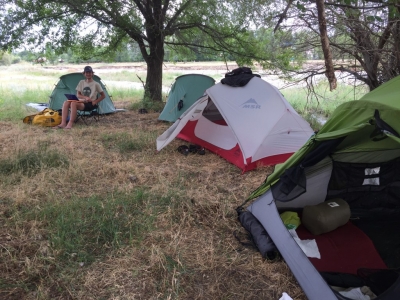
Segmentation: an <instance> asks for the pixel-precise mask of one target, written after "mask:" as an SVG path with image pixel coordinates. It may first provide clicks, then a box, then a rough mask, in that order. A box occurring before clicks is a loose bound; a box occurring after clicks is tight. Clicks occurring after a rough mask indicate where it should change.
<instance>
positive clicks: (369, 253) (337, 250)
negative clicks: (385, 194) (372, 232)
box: [296, 222, 387, 274]
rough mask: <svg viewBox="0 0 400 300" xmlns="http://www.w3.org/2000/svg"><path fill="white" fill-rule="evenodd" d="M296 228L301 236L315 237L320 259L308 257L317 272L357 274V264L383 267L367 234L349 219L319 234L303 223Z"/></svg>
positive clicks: (384, 267) (307, 238)
mask: <svg viewBox="0 0 400 300" xmlns="http://www.w3.org/2000/svg"><path fill="white" fill-rule="evenodd" d="M296 232H297V234H298V236H299V238H300V239H302V240H311V239H315V240H316V242H317V245H318V249H319V252H320V254H321V259H318V258H309V259H310V261H311V262H312V264H313V265H314V267H315V268H316V269H317V270H318V271H320V272H340V273H351V274H357V270H358V269H359V268H369V269H387V267H386V265H385V263H384V262H383V260H382V259H381V257H380V256H379V254H378V252H377V251H376V249H375V246H374V244H373V243H372V241H371V240H370V239H369V237H368V236H367V235H366V234H365V233H364V232H362V231H361V230H360V229H359V228H358V227H356V226H355V225H353V224H352V223H351V222H347V223H346V224H345V225H343V226H341V227H339V228H337V229H335V230H333V231H331V232H328V233H324V234H321V235H312V234H311V233H310V232H309V231H308V230H307V229H306V228H305V227H304V226H303V225H300V226H299V227H298V228H297V230H296Z"/></svg>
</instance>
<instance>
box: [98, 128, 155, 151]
mask: <svg viewBox="0 0 400 300" xmlns="http://www.w3.org/2000/svg"><path fill="white" fill-rule="evenodd" d="M157 136H158V133H157V132H153V131H145V132H140V133H137V134H136V136H134V135H132V134H130V133H127V132H123V133H119V134H113V135H109V134H105V135H103V136H102V137H101V142H102V143H103V145H104V147H105V148H107V149H110V150H116V151H118V152H120V153H121V154H131V153H132V152H134V151H143V150H145V149H148V150H151V149H153V147H154V141H155V140H156V138H157Z"/></svg>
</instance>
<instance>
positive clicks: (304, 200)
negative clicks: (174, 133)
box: [238, 76, 400, 299]
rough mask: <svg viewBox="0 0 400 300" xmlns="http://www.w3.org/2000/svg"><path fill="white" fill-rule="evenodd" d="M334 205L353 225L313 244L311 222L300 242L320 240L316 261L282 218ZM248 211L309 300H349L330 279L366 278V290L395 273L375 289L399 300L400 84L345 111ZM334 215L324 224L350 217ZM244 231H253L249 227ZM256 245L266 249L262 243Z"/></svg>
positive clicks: (275, 176) (270, 181) (259, 192)
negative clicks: (378, 278) (377, 278)
mask: <svg viewBox="0 0 400 300" xmlns="http://www.w3.org/2000/svg"><path fill="white" fill-rule="evenodd" d="M254 199H255V200H254ZM335 199H340V201H342V200H344V201H345V203H347V204H348V208H349V210H350V212H349V215H350V219H348V220H349V221H348V222H347V223H345V224H344V225H343V224H341V225H340V226H338V227H337V228H334V229H332V230H331V231H329V232H326V233H324V234H322V235H320V236H313V235H312V234H311V233H310V231H309V230H307V229H309V228H307V226H306V222H304V224H302V225H301V226H300V227H299V228H298V229H297V230H296V232H298V235H299V238H300V239H301V238H304V239H311V238H314V239H315V240H316V244H317V245H318V247H319V249H320V251H321V257H320V259H316V258H309V257H307V256H306V255H305V252H303V251H302V250H301V249H300V247H299V246H298V243H296V242H295V239H293V237H292V236H293V235H291V233H290V232H289V231H288V230H287V228H286V227H285V225H284V224H283V222H282V219H281V218H280V214H281V213H283V212H285V211H291V212H298V213H299V216H302V217H303V216H304V215H303V209H304V208H305V207H312V208H313V209H314V208H316V207H321V204H322V205H326V204H330V203H332V201H333V202H334V201H335ZM250 200H254V201H252V202H250ZM247 203H251V204H247V206H246V205H243V206H241V209H239V210H238V211H240V212H244V211H245V212H246V213H250V214H251V216H252V217H254V218H255V219H256V220H257V221H258V222H259V224H260V226H262V228H263V229H265V231H266V232H267V236H269V238H271V239H272V240H273V243H274V244H275V246H276V248H277V250H279V252H280V253H281V255H282V257H283V258H284V259H285V261H286V263H287V264H288V266H289V267H290V269H291V271H292V272H293V274H294V275H295V277H296V279H297V280H298V282H299V284H300V286H301V287H302V289H303V290H304V292H305V293H306V295H307V297H308V298H309V299H338V298H339V299H342V298H340V297H338V295H337V292H336V291H333V290H332V289H330V287H329V286H330V285H332V286H333V285H335V284H333V283H332V282H331V280H332V277H327V276H326V272H330V274H331V273H332V272H334V273H335V274H339V273H346V274H347V273H351V275H352V276H353V275H354V276H357V277H360V276H363V278H362V279H363V280H364V282H366V281H368V280H369V279H370V280H372V279H371V278H372V276H373V275H372V273H373V274H375V275H374V276H381V277H382V278H385V276H386V275H387V274H388V272H390V270H393V269H397V271H396V272H397V273H396V272H394V273H393V274H392V275H393V276H390V279H389V277H386V279H385V280H384V281H385V284H383V281H382V284H383V285H384V286H383V285H382V284H381V285H380V286H379V288H378V287H377V286H374V288H375V292H376V294H378V296H379V295H382V296H383V294H384V295H385V296H388V297H387V298H385V297H383V298H379V299H397V298H396V297H398V295H399V294H400V275H399V273H400V272H398V270H400V239H399V238H398V237H399V234H398V228H399V227H400V76H398V77H396V78H394V79H392V80H391V81H389V82H387V83H385V84H383V85H381V86H380V87H378V88H377V89H375V90H373V91H372V92H370V93H368V94H366V95H365V96H363V97H362V98H361V99H359V100H356V101H350V102H347V103H344V104H342V105H340V106H339V107H338V108H337V109H336V110H335V111H334V113H333V114H332V116H331V117H330V118H329V120H328V121H327V122H326V123H325V124H324V126H323V127H322V128H321V130H320V131H319V132H318V133H316V134H315V135H313V136H312V137H311V138H310V139H309V140H308V141H307V142H306V144H305V145H304V146H303V147H302V148H300V149H299V150H298V151H297V152H296V153H295V154H293V155H292V156H291V157H290V158H289V159H288V160H287V161H286V162H285V163H283V164H281V165H277V166H276V168H275V170H274V172H273V173H272V174H271V175H269V176H268V177H267V179H266V180H265V182H264V183H263V184H262V185H261V186H260V187H259V188H257V189H256V190H255V191H254V192H253V193H252V194H251V195H250V196H249V198H248V199H247ZM336 204H337V203H336ZM245 206H246V207H245ZM337 206H338V205H337ZM345 206H347V205H345ZM332 207H333V206H332ZM342 208H343V206H342ZM335 209H336V208H335ZM329 213H330V215H329V216H328V217H327V218H320V219H318V222H321V224H322V223H323V222H325V221H326V220H327V219H328V218H331V219H332V220H335V219H337V218H338V217H339V216H343V214H342V213H341V212H339V210H331V211H329ZM302 221H303V219H302ZM306 221H307V222H308V221H309V220H306ZM302 223H303V222H302ZM317 224H318V223H317ZM242 225H243V226H244V227H245V228H247V227H246V226H248V225H246V224H245V223H244V222H242ZM323 225H324V224H323ZM323 225H318V226H321V228H322V226H323ZM339 232H340V234H339ZM301 234H303V236H301ZM253 238H254V239H255V240H256V241H257V240H258V239H260V240H261V241H262V238H263V237H261V235H259V236H254V237H253ZM324 238H325V242H326V241H328V240H329V245H328V246H327V247H325V248H324V245H325V244H324V240H323V239H324ZM259 243H261V242H260V241H259ZM346 247H347V248H346ZM338 253H342V254H343V255H342V256H340V255H339V254H338ZM368 255H370V256H368ZM363 270H364V271H363ZM365 270H375V271H374V272H372V271H368V272H366V271H365ZM376 272H379V273H376ZM396 295H397V296H396Z"/></svg>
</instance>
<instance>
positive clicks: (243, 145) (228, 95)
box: [157, 73, 314, 172]
mask: <svg viewBox="0 0 400 300" xmlns="http://www.w3.org/2000/svg"><path fill="white" fill-rule="evenodd" d="M242 75H244V76H246V78H245V80H241V79H238V80H232V77H233V76H234V75H232V74H229V75H227V76H228V77H229V78H230V80H229V81H227V82H234V83H238V82H239V83H240V85H241V86H237V87H236V86H235V87H233V86H230V85H228V84H223V83H222V82H221V83H218V84H216V85H213V86H212V87H210V88H208V89H207V90H206V91H205V92H204V96H202V97H201V98H200V99H198V100H197V101H196V102H194V103H193V105H192V106H191V107H189V108H188V109H187V110H186V111H185V112H183V114H182V115H181V116H180V117H179V119H178V120H176V121H175V123H174V124H172V126H171V127H170V128H169V129H167V130H166V131H165V132H164V133H163V134H162V135H160V136H159V137H158V138H157V150H158V151H160V150H161V149H162V148H164V147H165V146H167V145H168V144H169V143H170V142H171V141H172V140H173V139H174V138H175V137H178V138H180V139H183V140H185V141H187V142H190V143H193V144H196V145H199V146H201V147H204V148H205V149H207V150H209V151H212V152H214V153H216V154H218V155H219V156H221V157H223V158H225V159H226V160H227V161H229V162H231V163H233V164H234V165H236V166H238V167H239V168H240V169H242V171H243V172H246V171H249V170H252V169H254V168H256V167H258V166H262V165H273V164H277V163H282V162H284V161H285V160H286V159H287V158H289V157H290V156H291V155H292V154H293V153H294V152H295V151H297V150H298V149H299V148H300V147H301V146H302V145H303V144H304V143H305V142H306V141H307V140H308V139H309V138H310V137H311V136H312V135H313V133H314V132H313V130H312V129H311V127H310V125H309V124H308V123H307V122H306V121H305V120H304V119H303V118H302V117H301V116H300V115H299V114H298V113H297V112H296V111H295V110H294V109H293V107H292V106H291V105H290V104H289V103H288V102H287V101H286V99H285V98H284V97H283V95H282V94H281V93H280V92H279V90H278V89H277V88H276V87H274V86H273V85H271V84H269V83H268V82H266V81H264V80H262V79H261V78H259V77H258V76H253V75H251V74H248V73H245V74H242V73H239V74H238V76H242ZM249 77H250V78H249ZM244 81H246V84H245V85H244V86H242V84H243V82H244Z"/></svg>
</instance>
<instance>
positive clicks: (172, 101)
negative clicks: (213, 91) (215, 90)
mask: <svg viewBox="0 0 400 300" xmlns="http://www.w3.org/2000/svg"><path fill="white" fill-rule="evenodd" d="M214 84H215V80H214V78H212V77H210V76H207V75H202V74H186V75H182V76H179V77H177V78H176V79H175V82H174V83H173V84H172V86H171V90H170V92H169V94H168V99H167V103H166V105H165V107H164V109H163V111H162V112H161V114H160V116H159V117H158V119H159V120H162V121H168V122H175V121H176V120H177V119H178V118H179V117H180V116H181V115H182V114H183V113H184V112H185V111H186V110H187V109H188V108H189V107H190V106H192V104H193V103H194V102H195V101H196V100H198V99H199V98H200V97H201V96H202V95H203V94H204V91H205V90H206V89H208V88H209V87H211V86H213V85H214Z"/></svg>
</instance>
